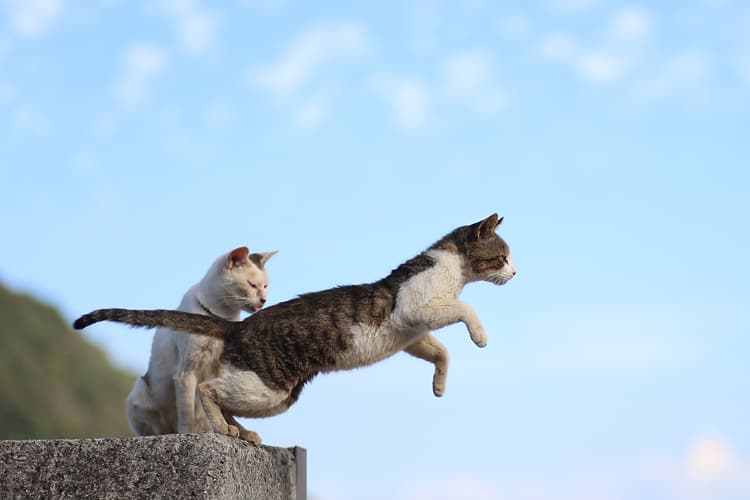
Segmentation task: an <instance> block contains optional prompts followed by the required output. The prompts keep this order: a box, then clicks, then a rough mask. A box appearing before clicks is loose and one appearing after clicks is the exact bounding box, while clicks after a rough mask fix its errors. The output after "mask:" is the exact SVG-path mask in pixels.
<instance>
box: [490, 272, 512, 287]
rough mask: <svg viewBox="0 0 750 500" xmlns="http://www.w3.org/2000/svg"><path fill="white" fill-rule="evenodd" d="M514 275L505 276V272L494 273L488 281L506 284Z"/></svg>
mask: <svg viewBox="0 0 750 500" xmlns="http://www.w3.org/2000/svg"><path fill="white" fill-rule="evenodd" d="M512 277H513V276H505V275H503V274H493V275H492V276H490V277H489V278H488V279H487V281H489V282H490V283H494V284H495V285H504V284H506V283H507V282H509V281H510V279H511V278H512Z"/></svg>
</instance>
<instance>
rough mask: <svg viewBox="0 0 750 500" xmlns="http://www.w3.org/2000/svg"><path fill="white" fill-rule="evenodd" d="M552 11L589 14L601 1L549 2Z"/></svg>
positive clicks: (566, 0) (570, 0)
mask: <svg viewBox="0 0 750 500" xmlns="http://www.w3.org/2000/svg"><path fill="white" fill-rule="evenodd" d="M546 3H547V6H548V7H549V8H551V9H552V10H556V11H561V12H570V13H581V12H587V11H589V10H591V9H593V8H594V7H596V6H597V5H598V4H599V3H600V0H547V2H546Z"/></svg>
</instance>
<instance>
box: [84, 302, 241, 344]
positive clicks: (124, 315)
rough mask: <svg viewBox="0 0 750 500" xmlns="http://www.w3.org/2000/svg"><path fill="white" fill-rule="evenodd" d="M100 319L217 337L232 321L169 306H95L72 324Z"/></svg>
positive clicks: (85, 324)
mask: <svg viewBox="0 0 750 500" xmlns="http://www.w3.org/2000/svg"><path fill="white" fill-rule="evenodd" d="M100 321H115V322H117V323H125V324H127V325H130V326H138V327H142V328H157V327H167V328H171V329H172V330H179V331H181V332H187V333H197V334H199V335H207V336H209V337H216V338H220V339H223V338H224V337H225V336H226V334H227V332H229V330H231V328H232V325H233V324H234V322H233V321H227V320H225V319H221V318H216V317H212V316H204V315H203V314H193V313H187V312H182V311H171V310H168V309H153V310H138V309H97V310H96V311H92V312H90V313H88V314H84V315H83V316H81V317H80V318H78V319H77V320H75V322H74V323H73V328H75V329H76V330H82V329H84V328H86V327H87V326H89V325H92V324H94V323H98V322H100Z"/></svg>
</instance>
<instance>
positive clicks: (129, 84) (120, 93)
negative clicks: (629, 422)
mask: <svg viewBox="0 0 750 500" xmlns="http://www.w3.org/2000/svg"><path fill="white" fill-rule="evenodd" d="M124 59H125V60H124V65H125V74H124V75H123V77H122V79H121V80H120V81H119V82H118V83H117V86H116V94H117V98H118V100H119V102H120V104H122V105H123V106H124V107H126V108H133V107H135V106H137V105H138V104H140V102H141V101H142V100H143V98H144V97H145V95H146V92H147V88H148V85H149V84H150V83H151V82H152V81H153V79H154V78H155V77H156V76H158V75H159V73H161V72H162V71H163V70H164V68H165V66H166V64H167V55H166V52H165V51H164V50H163V49H162V48H160V47H157V46H154V45H149V44H145V43H138V44H135V45H133V46H131V47H130V48H129V49H128V50H127V52H126V53H125V58H124Z"/></svg>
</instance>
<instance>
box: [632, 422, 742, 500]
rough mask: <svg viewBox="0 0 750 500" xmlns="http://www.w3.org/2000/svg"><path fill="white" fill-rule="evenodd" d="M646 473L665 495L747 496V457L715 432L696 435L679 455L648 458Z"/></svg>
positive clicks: (691, 498)
mask: <svg viewBox="0 0 750 500" xmlns="http://www.w3.org/2000/svg"><path fill="white" fill-rule="evenodd" d="M646 476H647V481H649V482H651V483H653V484H654V485H655V486H656V487H657V488H658V489H660V490H662V492H663V493H664V495H665V496H666V497H668V498H677V499H683V500H712V499H716V498H726V499H740V498H750V461H748V458H747V457H743V456H741V455H740V454H739V453H738V452H737V451H736V449H735V448H734V446H732V444H731V442H730V441H729V440H728V439H727V438H726V437H725V436H723V435H721V434H719V433H715V432H711V433H704V434H701V435H698V436H696V437H695V438H694V439H693V440H692V441H691V442H690V443H689V445H688V447H687V449H686V451H685V452H684V453H683V454H682V455H681V456H671V457H653V458H651V459H649V460H648V463H647V465H646Z"/></svg>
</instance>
